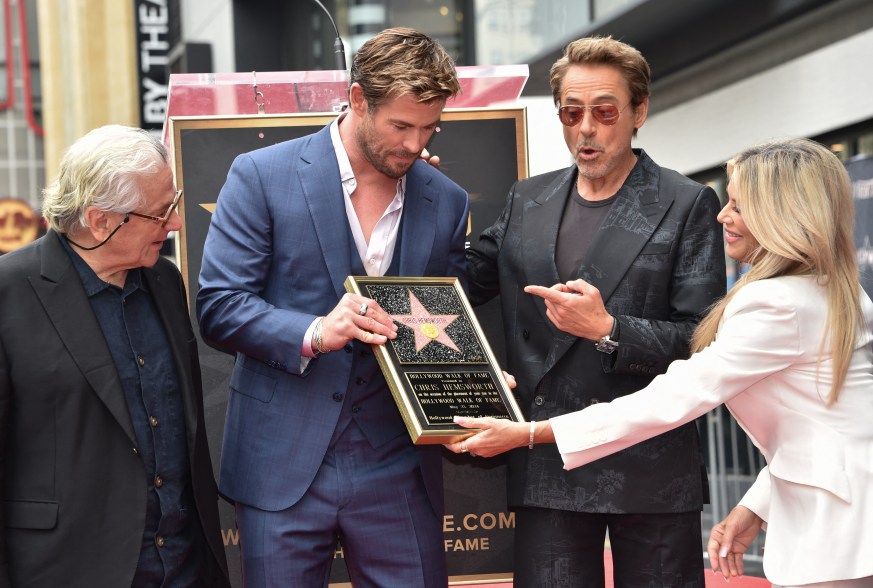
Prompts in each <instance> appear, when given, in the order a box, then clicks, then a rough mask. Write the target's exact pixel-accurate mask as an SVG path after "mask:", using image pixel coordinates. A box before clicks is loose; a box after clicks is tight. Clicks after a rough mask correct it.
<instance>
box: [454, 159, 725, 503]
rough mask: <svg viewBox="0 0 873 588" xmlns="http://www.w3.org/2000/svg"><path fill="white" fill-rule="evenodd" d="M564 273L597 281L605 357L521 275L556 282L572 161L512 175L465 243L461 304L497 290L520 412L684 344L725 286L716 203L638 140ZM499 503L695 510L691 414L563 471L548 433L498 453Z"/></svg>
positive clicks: (662, 365) (666, 357) (572, 397)
mask: <svg viewBox="0 0 873 588" xmlns="http://www.w3.org/2000/svg"><path fill="white" fill-rule="evenodd" d="M635 153H636V154H637V155H638V161H637V163H636V165H635V167H634V168H633V170H632V171H631V173H630V175H629V176H628V178H627V180H626V181H625V184H624V186H623V187H622V189H621V190H619V193H618V197H617V199H616V200H615V202H614V203H613V204H612V205H611V207H610V210H609V212H608V213H607V216H606V217H605V219H604V221H603V224H602V226H601V227H600V229H599V231H598V234H597V235H596V236H595V237H594V239H593V241H592V242H591V246H590V248H589V251H588V254H587V257H586V259H585V260H584V262H583V263H582V266H581V267H580V268H579V270H578V273H577V275H576V276H575V277H579V278H582V279H584V280H586V281H588V282H590V283H591V284H593V285H594V286H596V287H597V288H598V289H599V290H600V293H601V296H602V298H603V300H604V303H605V304H606V309H607V310H608V311H609V312H610V314H612V315H613V316H614V317H615V318H616V320H617V321H618V322H619V325H620V336H619V341H620V343H621V345H620V347H619V348H618V349H617V350H616V352H615V353H614V354H612V355H608V354H604V353H601V352H599V351H597V350H596V349H595V348H594V343H593V342H592V341H590V340H587V339H580V338H578V337H575V336H572V335H569V334H567V333H564V332H562V331H559V330H558V329H557V328H556V327H555V326H554V325H553V324H552V323H551V321H549V319H548V318H546V308H545V304H544V302H543V300H542V299H541V298H540V297H538V296H533V295H529V294H525V293H524V292H523V288H524V286H526V285H529V284H537V285H541V286H551V285H553V284H556V283H558V282H559V281H561V280H560V278H559V277H558V271H557V268H556V266H555V248H556V242H557V237H558V229H559V226H560V222H561V216H562V214H563V211H564V208H565V204H566V202H567V199H568V198H569V196H570V193H571V189H572V187H573V185H574V182H575V181H576V173H577V172H576V167H575V166H573V167H570V168H568V169H564V170H559V171H555V172H550V173H546V174H542V175H539V176H535V177H533V178H529V179H527V180H523V181H520V182H518V183H516V184H515V185H514V186H513V187H512V189H511V190H510V192H509V197H508V199H507V203H506V207H505V209H504V210H503V213H502V214H501V216H500V218H499V219H497V222H495V223H494V225H492V226H491V227H489V228H488V229H486V230H485V231H484V232H483V233H482V235H481V236H480V241H479V242H478V243H477V244H476V245H475V246H474V247H472V248H470V249H468V250H467V266H468V272H469V277H470V298H471V301H472V302H473V304H474V305H478V304H482V303H484V302H486V301H487V300H490V299H491V298H493V297H494V296H497V295H498V294H499V295H500V298H501V305H502V312H503V325H504V329H505V334H506V350H507V366H506V369H507V371H509V372H510V373H512V374H513V375H514V376H515V377H516V379H517V382H518V386H517V388H516V389H515V393H516V396H517V397H518V400H519V404H520V406H521V408H522V410H523V411H524V412H525V415H526V416H527V417H528V418H529V419H533V420H544V419H548V418H550V417H553V416H557V415H561V414H565V413H567V412H571V411H575V410H579V409H582V408H585V407H586V406H589V405H591V404H594V403H597V402H609V401H610V400H612V399H614V398H616V397H619V396H623V395H625V394H629V393H631V392H634V391H636V390H639V389H640V388H643V387H645V386H646V384H648V383H649V382H650V381H651V380H652V379H653V378H654V377H655V376H656V375H658V374H660V373H663V372H664V371H666V369H667V366H668V365H669V364H670V362H671V361H673V360H674V359H678V358H686V357H688V355H689V341H690V337H691V333H692V332H693V330H694V328H695V326H696V325H697V322H698V321H699V319H700V317H701V316H702V315H703V314H704V313H705V311H706V309H707V308H708V307H709V306H710V305H711V304H712V303H713V302H714V301H715V300H716V299H717V298H719V297H720V296H722V295H724V292H725V263H724V252H723V247H722V230H721V227H720V225H719V223H718V222H717V220H716V215H717V214H718V211H719V208H720V204H719V201H718V197H717V196H716V195H715V192H713V190H712V189H711V188H708V187H705V186H703V185H701V184H698V183H697V182H694V181H692V180H689V179H688V178H686V177H684V176H682V175H681V174H679V173H677V172H675V171H672V170H668V169H665V168H662V167H660V166H658V165H657V164H655V163H654V162H653V161H652V160H651V159H650V158H649V157H648V156H647V155H646V154H645V152H643V151H641V150H635ZM508 486H509V493H508V497H509V505H510V506H511V507H516V506H537V507H543V508H554V509H559V510H570V511H577V512H597V513H672V512H688V511H693V510H699V509H700V508H701V507H702V504H703V503H704V501H705V500H707V498H708V488H707V478H706V469H705V467H704V464H703V460H702V454H701V451H700V446H699V438H698V433H697V429H696V426H695V424H694V423H693V422H692V423H689V424H687V425H684V426H682V427H680V428H678V429H674V430H672V431H669V432H666V433H664V434H662V435H659V436H658V437H655V438H653V439H650V440H649V441H645V442H643V443H640V444H638V445H635V446H633V447H630V448H628V449H625V450H624V451H621V452H619V453H617V454H615V455H612V456H609V457H605V458H603V459H600V460H597V461H596V462H594V463H591V464H589V465H586V466H583V467H580V468H576V469H574V470H571V471H565V470H564V469H563V462H562V461H561V457H560V455H559V454H558V451H557V449H556V448H555V446H554V445H548V444H543V445H536V446H535V448H534V449H533V450H529V449H527V448H522V449H518V450H515V451H514V452H512V453H511V454H510V457H509V481H508Z"/></svg>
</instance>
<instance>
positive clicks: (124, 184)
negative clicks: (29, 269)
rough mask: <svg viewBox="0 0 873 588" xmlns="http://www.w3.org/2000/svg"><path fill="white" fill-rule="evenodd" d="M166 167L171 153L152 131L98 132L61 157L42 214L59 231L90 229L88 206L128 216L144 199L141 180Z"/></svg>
mask: <svg viewBox="0 0 873 588" xmlns="http://www.w3.org/2000/svg"><path fill="white" fill-rule="evenodd" d="M166 164H167V150H166V148H165V147H164V145H163V144H162V143H161V142H160V140H158V139H157V138H155V137H153V136H152V135H151V134H150V133H149V132H148V131H144V130H142V129H138V128H134V127H127V126H123V125H106V126H103V127H99V128H96V129H94V130H92V131H91V132H89V133H87V134H86V135H84V136H83V137H82V138H81V139H79V140H77V141H76V142H75V143H73V144H72V145H71V146H70V147H69V148H68V149H67V151H66V152H65V153H64V157H63V159H61V166H60V172H59V174H58V179H57V180H55V181H54V182H53V183H52V184H51V185H50V186H48V187H47V188H46V189H45V190H43V193H42V194H43V203H42V215H43V216H44V217H45V219H46V221H47V222H48V224H49V226H50V227H51V228H53V229H54V230H56V231H58V232H60V233H74V232H75V231H76V230H77V229H79V228H84V227H86V226H87V223H86V221H85V211H86V210H87V209H88V207H89V206H94V207H96V208H98V209H100V210H105V211H111V212H118V213H122V214H124V213H127V212H130V211H132V210H136V209H137V208H139V207H140V206H141V205H142V204H143V201H144V199H145V196H144V195H143V193H142V189H141V182H142V181H143V177H144V176H145V177H146V178H147V177H148V176H149V175H151V174H154V173H157V172H158V171H160V170H161V169H162V167H163V166H164V165H166Z"/></svg>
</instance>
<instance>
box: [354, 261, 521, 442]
mask: <svg viewBox="0 0 873 588" xmlns="http://www.w3.org/2000/svg"><path fill="white" fill-rule="evenodd" d="M345 287H346V290H347V291H348V292H352V293H354V294H358V295H359V296H364V297H365V298H370V299H373V300H375V301H376V303H377V304H378V305H379V306H380V307H381V308H382V309H383V310H384V311H385V312H387V313H388V314H389V315H391V316H392V318H394V322H395V323H396V324H397V325H398V331H397V338H396V339H389V340H388V342H387V343H385V344H384V345H373V346H372V347H373V352H374V354H375V355H376V359H377V360H378V362H379V367H380V368H381V369H382V373H383V374H384V376H385V380H386V381H387V382H388V387H389V388H390V390H391V395H392V396H393V397H394V401H395V403H396V404H397V408H398V409H399V410H400V414H401V416H402V417H403V422H404V423H405V424H406V429H407V431H409V436H410V437H411V438H412V442H413V443H415V444H416V445H431V444H438V443H453V442H455V441H459V440H461V439H463V438H464V437H467V436H469V435H470V430H469V429H465V428H464V427H461V426H460V425H457V424H455V423H454V422H453V421H452V417H453V416H456V415H457V416H474V417H482V416H490V417H494V418H506V419H510V420H513V421H523V420H524V417H523V416H522V413H521V410H520V409H519V408H518V405H517V404H516V402H515V397H514V396H513V394H512V391H511V390H510V389H509V387H508V386H507V385H506V381H505V380H504V378H503V373H502V370H501V369H500V367H499V366H498V364H497V359H496V358H495V356H494V353H493V352H492V350H491V347H490V346H489V345H488V341H487V340H486V338H485V335H484V333H483V332H482V327H481V326H480V325H479V321H478V320H477V319H476V315H475V314H474V313H473V309H472V307H471V306H470V302H469V301H468V300H467V296H466V295H465V294H464V290H463V288H461V284H460V282H459V281H458V279H457V278H428V277H425V278H417V277H387V276H386V277H360V276H349V277H348V278H347V279H346V282H345Z"/></svg>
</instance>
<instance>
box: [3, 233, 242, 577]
mask: <svg viewBox="0 0 873 588" xmlns="http://www.w3.org/2000/svg"><path fill="white" fill-rule="evenodd" d="M59 239H60V237H59V236H58V234H57V233H55V232H53V231H49V233H48V234H47V235H46V236H45V237H43V238H41V239H39V240H37V241H36V242H34V243H32V244H30V245H28V246H26V247H24V248H22V249H19V250H18V251H15V252H13V253H9V254H7V255H5V256H3V257H2V258H0V503H2V508H0V587H2V588H7V587H9V586H15V587H16V588H20V587H23V586H31V587H46V588H48V587H52V588H54V587H57V586H66V587H77V586H82V587H86V586H87V587H93V586H130V585H131V582H132V579H133V574H134V571H135V570H136V566H137V562H138V560H139V553H140V544H141V542H142V534H143V528H144V525H145V514H146V488H147V484H146V477H145V476H146V474H145V469H144V468H143V464H142V460H141V459H140V457H139V455H138V454H137V448H136V445H137V442H136V436H135V434H134V430H133V425H132V424H131V419H130V414H129V412H128V410H127V404H126V401H125V399H124V394H123V392H122V388H121V382H120V380H119V378H118V374H117V371H116V369H115V364H114V362H113V360H112V355H111V354H110V352H109V348H108V347H107V344H106V341H105V339H104V337H103V332H102V331H101V330H100V326H99V324H98V322H97V319H96V317H95V316H94V313H93V311H92V310H91V306H90V303H89V301H88V298H87V296H86V294H85V291H84V289H83V287H82V282H81V280H80V279H79V275H78V273H77V272H76V270H75V268H74V267H73V265H72V261H71V260H70V257H69V255H68V253H67V252H66V251H65V250H64V248H63V245H62V244H61V243H60V240H59ZM143 277H144V280H145V281H146V283H147V284H148V287H149V290H150V292H151V294H152V296H153V298H154V301H155V306H156V307H157V309H158V312H159V314H160V315H161V320H162V322H163V325H164V328H165V329H166V331H167V338H168V339H169V341H170V345H171V347H172V349H171V351H172V353H173V357H174V358H175V361H176V367H177V368H178V373H179V375H180V380H181V381H180V386H181V390H182V394H183V406H184V407H185V423H186V426H187V430H188V459H189V462H190V463H191V481H192V489H193V494H194V498H195V501H196V504H197V511H198V513H199V516H200V523H201V527H202V530H203V533H204V534H205V536H206V538H207V542H208V544H209V548H210V549H209V550H210V552H211V556H210V554H204V556H206V557H208V558H209V560H210V564H211V565H210V574H209V575H208V576H207V577H204V578H203V582H204V585H205V586H227V585H229V582H228V580H227V564H226V562H225V555H224V547H223V546H222V542H221V533H220V528H219V522H218V505H217V497H218V494H217V490H216V486H215V479H214V477H213V472H212V465H211V461H210V457H209V450H208V448H207V445H206V434H205V430H204V425H203V400H202V390H201V384H200V366H199V364H198V355H197V341H196V339H195V337H194V332H193V330H192V329H191V322H190V319H189V317H188V309H187V303H186V300H187V298H186V295H185V289H184V285H183V283H182V277H181V275H180V274H179V271H178V269H176V267H175V266H174V265H173V264H172V263H170V262H169V261H166V260H164V259H161V260H159V261H158V264H157V265H156V266H155V267H154V268H148V269H144V270H143Z"/></svg>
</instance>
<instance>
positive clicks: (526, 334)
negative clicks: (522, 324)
mask: <svg viewBox="0 0 873 588" xmlns="http://www.w3.org/2000/svg"><path fill="white" fill-rule="evenodd" d="M521 338H522V339H530V333H529V332H528V330H527V329H524V330H523V331H522V332H521Z"/></svg>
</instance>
